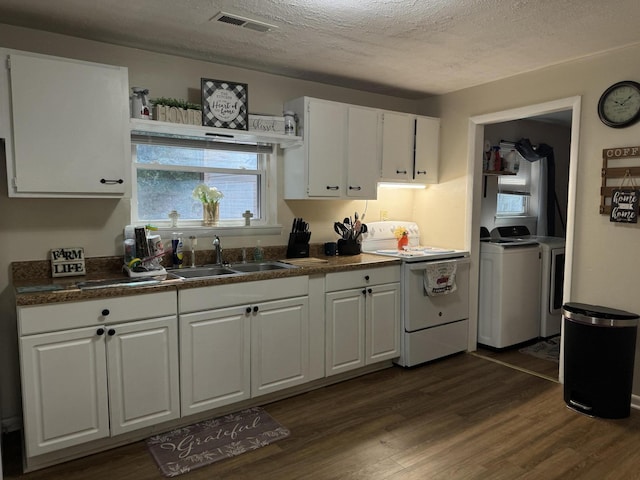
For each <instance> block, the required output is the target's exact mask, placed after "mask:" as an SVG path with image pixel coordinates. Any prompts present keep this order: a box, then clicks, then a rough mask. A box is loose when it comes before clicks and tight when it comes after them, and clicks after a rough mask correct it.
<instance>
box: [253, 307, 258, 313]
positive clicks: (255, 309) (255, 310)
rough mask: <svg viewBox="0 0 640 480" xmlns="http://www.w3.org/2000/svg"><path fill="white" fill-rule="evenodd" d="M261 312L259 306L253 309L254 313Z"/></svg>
mask: <svg viewBox="0 0 640 480" xmlns="http://www.w3.org/2000/svg"><path fill="white" fill-rule="evenodd" d="M258 310H259V308H258V306H257V305H256V306H255V307H253V313H255V312H257V311H258Z"/></svg>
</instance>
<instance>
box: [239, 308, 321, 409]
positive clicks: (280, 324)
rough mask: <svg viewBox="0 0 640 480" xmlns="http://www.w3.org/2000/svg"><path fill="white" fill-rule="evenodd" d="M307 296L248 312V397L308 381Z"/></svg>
mask: <svg viewBox="0 0 640 480" xmlns="http://www.w3.org/2000/svg"><path fill="white" fill-rule="evenodd" d="M308 305H309V299H308V297H298V298H291V299H286V300H278V301H274V302H266V303H261V304H256V305H254V310H255V311H253V312H252V314H251V316H252V318H251V396H252V397H257V396H259V395H264V394H266V393H271V392H275V391H278V390H282V389H284V388H288V387H293V386H295V385H299V384H301V383H304V382H306V381H307V377H308V375H309V307H308Z"/></svg>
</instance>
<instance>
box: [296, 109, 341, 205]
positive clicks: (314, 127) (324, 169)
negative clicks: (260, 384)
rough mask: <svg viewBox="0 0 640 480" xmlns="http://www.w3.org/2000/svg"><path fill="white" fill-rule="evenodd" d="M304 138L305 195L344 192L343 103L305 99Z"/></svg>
mask: <svg viewBox="0 0 640 480" xmlns="http://www.w3.org/2000/svg"><path fill="white" fill-rule="evenodd" d="M308 108H309V112H308V122H307V125H306V126H305V132H304V135H305V142H306V148H307V149H308V150H307V153H308V162H309V172H308V175H309V178H308V182H309V196H310V197H340V196H342V195H344V173H343V165H344V163H345V161H346V146H345V129H346V126H347V125H346V121H347V120H346V112H347V107H346V105H344V104H342V103H334V102H323V101H321V100H314V99H310V100H309V106H308Z"/></svg>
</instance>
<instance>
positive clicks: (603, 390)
mask: <svg viewBox="0 0 640 480" xmlns="http://www.w3.org/2000/svg"><path fill="white" fill-rule="evenodd" d="M562 316H563V318H564V401H565V403H566V404H567V406H568V407H569V408H572V409H573V410H576V411H578V412H581V413H585V414H587V415H591V416H594V417H601V418H625V417H628V416H629V415H630V413H631V387H632V384H633V362H634V359H635V350H636V335H637V330H638V315H636V314H635V313H630V312H625V311H624V310H616V309H613V308H607V307H602V306H599V305H588V304H585V303H566V304H565V305H563V306H562Z"/></svg>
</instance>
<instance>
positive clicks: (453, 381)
mask: <svg viewBox="0 0 640 480" xmlns="http://www.w3.org/2000/svg"><path fill="white" fill-rule="evenodd" d="M265 409H266V410H267V412H269V413H270V414H271V415H272V416H273V417H274V418H276V419H277V420H278V421H279V422H280V423H282V424H283V425H284V426H286V427H287V428H289V429H290V430H291V436H290V437H288V438H286V439H283V440H281V441H278V442H276V443H274V444H272V445H269V446H267V447H265V448H261V449H259V450H256V451H253V452H250V453H246V454H243V455H240V456H238V457H235V458H233V459H229V460H224V461H222V462H219V463H216V464H213V465H211V466H208V467H204V468H202V469H200V470H196V471H194V472H192V473H189V474H186V475H184V476H181V477H180V478H184V480H200V479H207V480H215V479H224V480H236V479H237V480H240V479H242V480H246V479H278V480H288V479H296V480H297V479H314V480H325V479H340V480H342V479H362V480H379V479H386V480H411V479H415V480H418V479H419V480H425V479H429V480H432V479H447V480H451V479H454V480H458V479H482V480H486V479H508V480H513V479H544V480H551V479H564V480H568V479H580V480H591V479H594V480H605V479H612V480H613V479H615V480H619V479H625V480H629V479H639V478H640V449H639V448H638V445H640V412H637V411H632V414H631V417H630V418H627V419H623V420H603V419H594V418H588V417H586V416H583V415H580V414H578V413H575V412H573V411H571V410H569V409H567V408H566V407H565V405H564V403H563V400H562V386H561V385H560V384H558V383H555V382H552V381H549V380H545V379H543V378H540V377H538V376H534V375H530V374H527V373H523V372H521V371H518V370H514V369H512V368H508V367H506V366H504V365H501V364H498V363H495V362H491V361H488V360H486V359H483V358H479V357H477V356H474V355H471V354H460V355H456V356H453V357H450V358H447V359H444V360H441V361H437V362H434V363H431V364H428V365H425V366H422V367H418V368H413V369H402V368H400V367H394V368H390V369H387V370H384V371H381V372H377V373H373V374H369V375H366V376H363V377H360V378H357V379H354V380H350V381H347V382H343V383H340V384H338V385H334V386H330V387H326V388H322V389H319V390H316V391H313V392H310V393H306V394H303V395H299V396H296V397H293V398H289V399H286V400H282V401H279V402H276V403H273V404H270V405H267V406H266V407H265ZM9 468H11V467H10V466H9ZM7 473H8V475H7V477H6V478H8V479H16V478H24V479H27V480H40V479H47V480H49V479H52V480H55V479H64V480H80V479H82V480H86V479H92V480H103V479H104V480H106V479H118V480H147V479H160V478H163V477H162V476H161V474H160V473H159V472H158V470H157V467H156V465H155V463H154V461H153V460H152V458H151V456H150V455H149V454H148V452H147V450H146V447H145V445H144V443H142V442H138V443H135V444H132V445H129V446H125V447H121V448H117V449H114V450H111V451H109V452H105V453H101V454H98V455H93V456H90V457H86V458H83V459H80V460H76V461H72V462H69V463H66V464H63V465H59V466H54V467H51V468H48V469H45V470H41V471H38V472H32V473H30V474H27V475H24V476H21V475H18V474H16V473H15V471H14V472H13V473H12V472H11V471H9V472H7Z"/></svg>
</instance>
